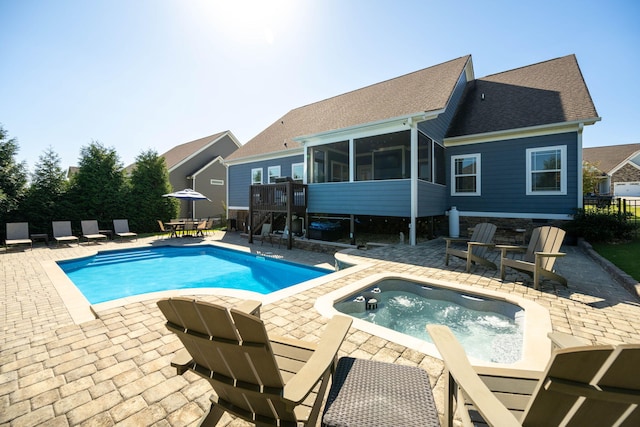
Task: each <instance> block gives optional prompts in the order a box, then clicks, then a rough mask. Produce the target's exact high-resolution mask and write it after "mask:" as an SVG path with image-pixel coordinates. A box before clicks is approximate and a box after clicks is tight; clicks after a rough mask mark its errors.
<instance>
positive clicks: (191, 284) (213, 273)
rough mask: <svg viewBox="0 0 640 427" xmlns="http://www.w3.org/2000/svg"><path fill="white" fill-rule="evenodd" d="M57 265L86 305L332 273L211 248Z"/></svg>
mask: <svg viewBox="0 0 640 427" xmlns="http://www.w3.org/2000/svg"><path fill="white" fill-rule="evenodd" d="M58 265H59V266H60V268H61V269H62V271H64V273H65V274H66V275H67V276H68V278H69V279H70V280H71V281H72V282H73V284H74V285H75V286H76V287H77V288H78V289H79V290H80V291H81V292H82V294H83V295H84V296H85V297H86V299H87V300H88V301H89V303H91V304H97V303H102V302H105V301H110V300H115V299H119V298H125V297H128V296H132V295H139V294H146V293H150V292H158V291H165V290H174V289H188V288H226V289H239V290H247V291H252V292H257V293H259V294H269V293H271V292H275V291H279V290H282V289H284V288H287V287H290V286H292V285H295V284H298V283H301V282H305V281H308V280H311V279H315V278H318V277H321V276H324V275H327V274H329V273H332V270H328V269H324V268H318V267H312V266H305V265H300V264H294V263H291V262H288V261H284V260H279V259H274V258H270V257H264V256H258V255H253V254H249V253H244V252H239V251H235V250H231V249H226V248H221V247H214V246H211V245H199V246H194V247H173V246H161V247H153V248H136V249H125V250H116V251H104V252H98V253H97V254H96V255H93V256H90V257H85V258H79V259H74V260H65V261H58Z"/></svg>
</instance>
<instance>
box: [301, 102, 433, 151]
mask: <svg viewBox="0 0 640 427" xmlns="http://www.w3.org/2000/svg"><path fill="white" fill-rule="evenodd" d="M444 111H445V109H444V108H443V109H441V110H435V111H424V112H420V113H412V114H407V115H405V116H400V117H393V118H390V119H385V120H380V121H377V122H370V123H363V124H359V125H355V126H349V127H346V128H341V129H334V130H329V131H325V132H320V133H316V134H310V135H302V136H297V137H295V138H293V140H294V141H297V142H300V143H302V144H314V143H329V142H331V141H333V142H335V141H339V140H344V139H349V138H363V137H366V136H372V135H379V134H380V131H385V133H386V132H390V131H391V132H393V131H397V130H408V129H411V125H412V124H415V123H419V122H424V121H426V120H432V119H435V118H436V117H438V116H439V115H440V114H442V113H443V112H444Z"/></svg>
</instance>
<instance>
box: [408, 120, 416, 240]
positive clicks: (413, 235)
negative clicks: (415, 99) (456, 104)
mask: <svg viewBox="0 0 640 427" xmlns="http://www.w3.org/2000/svg"><path fill="white" fill-rule="evenodd" d="M409 124H410V126H411V222H410V223H409V227H410V228H409V244H410V245H411V246H415V245H416V228H417V225H416V218H417V216H418V123H417V122H415V121H413V120H410V121H409Z"/></svg>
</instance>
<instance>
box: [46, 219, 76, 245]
mask: <svg viewBox="0 0 640 427" xmlns="http://www.w3.org/2000/svg"><path fill="white" fill-rule="evenodd" d="M51 225H52V226H53V238H54V239H55V240H56V246H60V242H62V243H72V242H76V243H78V245H79V244H80V239H78V238H77V237H76V236H74V235H73V233H72V232H71V221H53V222H52V223H51Z"/></svg>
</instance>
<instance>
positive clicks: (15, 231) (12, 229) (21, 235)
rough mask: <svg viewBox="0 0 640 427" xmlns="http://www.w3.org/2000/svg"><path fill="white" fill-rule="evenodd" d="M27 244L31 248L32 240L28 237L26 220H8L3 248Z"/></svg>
mask: <svg viewBox="0 0 640 427" xmlns="http://www.w3.org/2000/svg"><path fill="white" fill-rule="evenodd" d="M17 245H29V246H30V247H31V249H33V241H32V240H31V238H30V237H29V223H28V222H8V223H7V238H6V240H5V241H4V247H5V249H9V246H17Z"/></svg>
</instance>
